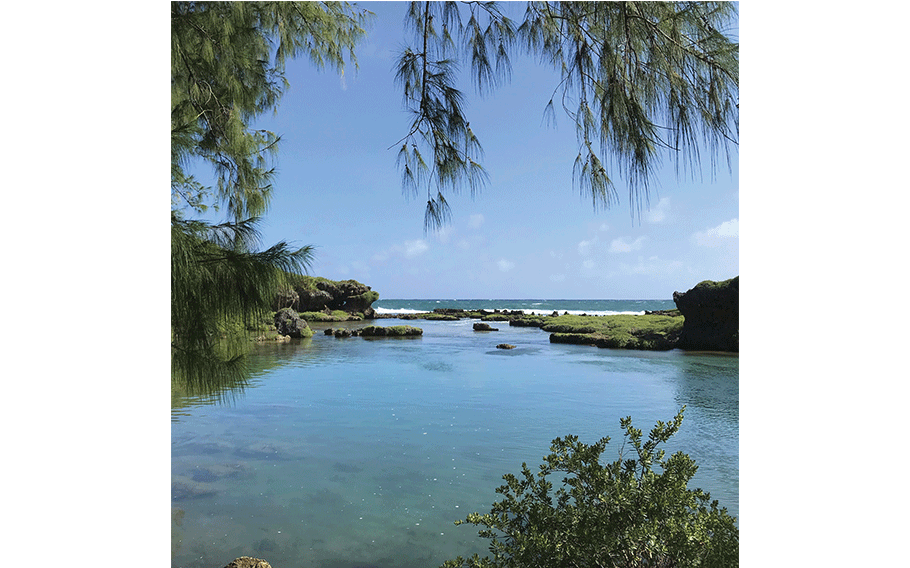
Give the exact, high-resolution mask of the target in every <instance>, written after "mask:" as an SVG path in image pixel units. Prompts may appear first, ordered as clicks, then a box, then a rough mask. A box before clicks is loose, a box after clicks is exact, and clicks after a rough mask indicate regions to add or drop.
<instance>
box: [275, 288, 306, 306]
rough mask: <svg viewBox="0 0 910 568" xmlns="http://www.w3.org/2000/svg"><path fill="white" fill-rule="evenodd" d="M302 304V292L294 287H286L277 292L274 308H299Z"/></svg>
mask: <svg viewBox="0 0 910 568" xmlns="http://www.w3.org/2000/svg"><path fill="white" fill-rule="evenodd" d="M299 306H300V294H298V293H297V291H296V290H294V289H293V288H285V289H284V290H280V291H279V292H278V293H277V294H275V302H274V305H273V309H274V310H276V311H277V310H280V309H281V308H297V307H299Z"/></svg>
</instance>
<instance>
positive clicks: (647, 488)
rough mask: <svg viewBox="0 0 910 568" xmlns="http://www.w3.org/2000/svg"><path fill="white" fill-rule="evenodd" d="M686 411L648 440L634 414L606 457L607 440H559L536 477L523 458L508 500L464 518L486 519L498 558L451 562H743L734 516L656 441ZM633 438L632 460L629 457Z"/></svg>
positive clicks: (526, 567)
mask: <svg viewBox="0 0 910 568" xmlns="http://www.w3.org/2000/svg"><path fill="white" fill-rule="evenodd" d="M684 410H685V407H683V409H682V410H680V411H679V414H677V415H676V417H675V418H674V419H673V421H672V422H670V423H669V424H664V423H663V422H658V423H657V425H656V426H655V427H654V429H653V430H651V433H650V436H649V438H648V440H647V441H646V442H644V443H643V442H642V432H641V430H638V429H636V428H633V427H632V421H631V418H625V419H623V420H621V421H620V424H621V426H622V428H623V429H624V430H625V434H624V437H625V440H626V443H624V444H623V448H622V449H621V450H620V455H619V459H617V460H616V461H614V462H612V463H610V464H606V465H603V464H601V462H600V456H601V454H602V453H603V451H604V449H605V448H606V446H607V443H608V442H609V438H602V439H601V440H600V441H598V442H596V443H594V444H592V445H587V444H583V443H581V442H579V441H578V437H577V436H567V437H566V438H565V439H562V438H556V439H555V440H553V445H552V446H551V448H550V450H551V453H550V455H548V456H546V457H544V463H543V464H542V465H541V466H540V471H538V472H537V474H536V475H535V474H534V473H532V472H531V470H530V469H529V468H528V466H527V464H522V472H521V475H520V476H515V475H512V474H506V475H505V476H503V479H504V480H505V481H506V484H505V485H503V486H501V487H499V488H498V489H497V490H496V492H497V493H500V494H502V495H503V496H504V499H503V500H502V501H499V502H497V503H494V504H493V508H492V510H491V511H490V512H489V513H487V514H484V515H480V514H478V513H472V514H470V515H468V517H467V519H465V520H464V521H456V524H462V523H470V524H473V525H476V526H481V527H483V528H482V529H481V530H480V531H479V533H478V534H480V536H481V537H483V538H487V539H490V547H489V548H490V552H491V554H492V557H490V556H486V557H484V558H480V557H479V556H478V555H477V554H475V555H474V556H473V557H471V558H467V559H465V558H462V557H460V556H459V557H458V558H456V559H454V560H449V561H447V562H445V564H443V568H460V567H470V568H481V567H482V568H500V567H502V568H504V567H510V568H518V567H522V568H531V567H540V568H544V567H557V566H570V567H571V566H579V567H580V566H614V567H618V568H632V567H636V568H638V567H646V566H647V567H666V568H669V567H711V568H715V567H716V568H730V567H734V566H738V565H739V529H738V528H737V526H736V522H735V520H734V519H733V517H731V516H730V515H728V514H727V510H726V509H718V507H717V501H711V500H710V495H709V494H708V493H705V492H704V491H702V490H701V489H689V488H688V482H689V480H690V479H691V478H692V476H693V475H694V474H695V471H696V470H697V469H698V467H697V466H696V465H695V462H694V461H693V460H692V459H691V458H690V457H689V456H688V455H687V454H684V453H682V452H677V453H674V454H673V455H672V456H670V457H669V458H668V459H664V457H665V455H664V451H663V450H661V449H658V446H659V445H660V444H662V443H665V442H666V441H667V440H669V439H670V437H671V436H673V435H674V434H675V433H676V432H677V431H678V430H679V427H680V425H681V424H682V419H683V412H684ZM627 444H630V445H631V451H629V454H630V458H629V459H623V458H624V456H623V450H627V449H628V448H627ZM654 464H659V465H660V467H661V468H662V469H663V471H662V473H657V472H655V471H653V470H652V466H653V465H654ZM554 473H562V474H565V476H566V477H564V478H563V479H562V482H561V486H560V488H559V489H558V490H556V491H555V492H553V491H552V490H553V484H552V483H551V482H550V480H549V479H548V477H549V476H550V475H551V474H554Z"/></svg>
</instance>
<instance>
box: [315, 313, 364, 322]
mask: <svg viewBox="0 0 910 568" xmlns="http://www.w3.org/2000/svg"><path fill="white" fill-rule="evenodd" d="M300 317H301V318H302V319H305V320H306V321H320V322H327V321H328V322H331V321H361V320H362V319H363V314H349V313H348V312H346V311H344V310H332V313H331V314H327V313H325V312H300Z"/></svg>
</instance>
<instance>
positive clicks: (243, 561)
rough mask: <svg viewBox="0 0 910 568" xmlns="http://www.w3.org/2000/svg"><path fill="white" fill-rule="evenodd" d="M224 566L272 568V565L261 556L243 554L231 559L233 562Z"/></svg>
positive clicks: (226, 567)
mask: <svg viewBox="0 0 910 568" xmlns="http://www.w3.org/2000/svg"><path fill="white" fill-rule="evenodd" d="M224 568H272V565H271V564H269V563H268V562H266V561H265V560H262V559H261V558H253V557H251V556H241V557H240V558H235V559H234V560H231V563H230V564H228V565H227V566H225V567H224Z"/></svg>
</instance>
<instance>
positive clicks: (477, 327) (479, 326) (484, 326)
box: [474, 322, 499, 331]
mask: <svg viewBox="0 0 910 568" xmlns="http://www.w3.org/2000/svg"><path fill="white" fill-rule="evenodd" d="M474 331H499V328H498V327H491V326H490V324H488V323H483V322H480V323H475V324H474Z"/></svg>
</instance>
